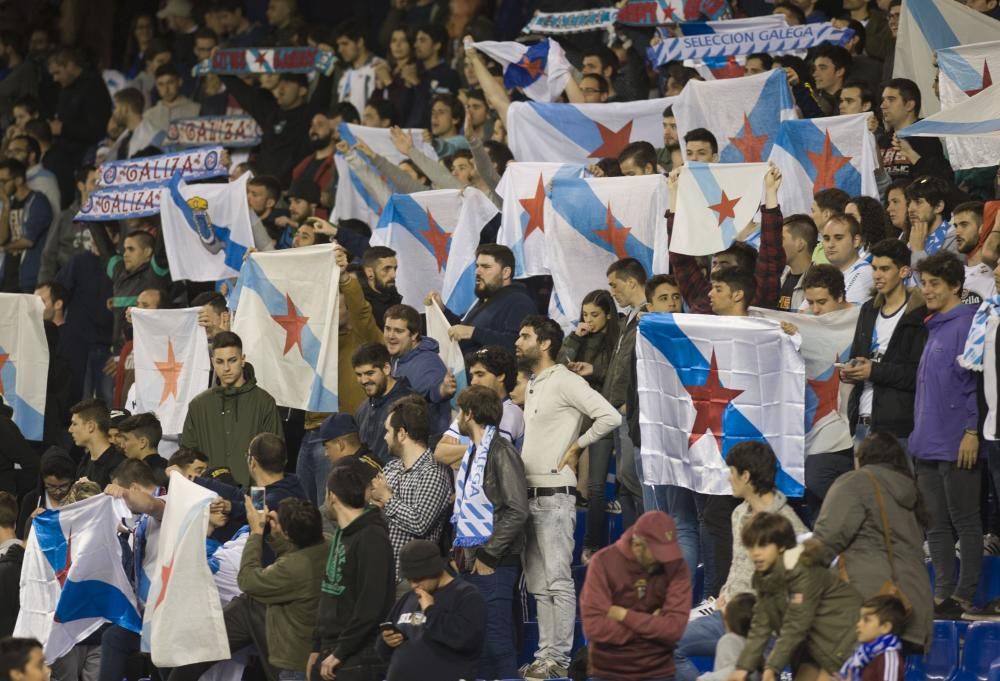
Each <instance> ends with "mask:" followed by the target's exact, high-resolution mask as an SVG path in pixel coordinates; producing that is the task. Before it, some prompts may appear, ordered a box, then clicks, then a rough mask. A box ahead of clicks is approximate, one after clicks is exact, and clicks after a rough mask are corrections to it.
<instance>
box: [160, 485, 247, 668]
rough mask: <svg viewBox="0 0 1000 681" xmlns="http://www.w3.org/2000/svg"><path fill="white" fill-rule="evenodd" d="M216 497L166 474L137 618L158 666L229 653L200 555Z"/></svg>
mask: <svg viewBox="0 0 1000 681" xmlns="http://www.w3.org/2000/svg"><path fill="white" fill-rule="evenodd" d="M216 498H217V496H216V494H215V493H214V492H212V491H210V490H207V489H205V488H204V487H201V486H200V485H197V484H195V483H193V482H191V481H190V480H188V479H187V478H185V477H184V476H183V475H181V474H180V473H178V472H176V471H174V472H172V473H171V474H170V492H169V494H168V495H167V505H166V508H165V510H164V512H163V521H162V523H161V524H160V531H159V537H158V540H159V547H158V548H159V551H158V553H157V557H156V569H155V570H154V571H153V583H152V585H151V586H150V589H149V599H148V600H147V602H146V612H145V616H144V617H143V623H142V629H143V638H144V639H145V640H147V641H148V642H149V652H151V653H152V658H153V664H155V665H156V666H157V667H180V666H182V665H187V664H195V663H197V662H211V661H213V660H228V659H229V657H230V651H229V640H228V639H227V638H226V623H225V620H224V618H223V615H222V603H221V601H220V600H219V590H218V588H217V587H216V585H215V580H214V579H213V578H212V571H211V569H209V566H208V560H206V557H205V533H206V531H207V530H208V515H209V506H210V505H211V503H212V502H213V501H214V500H215V499H216Z"/></svg>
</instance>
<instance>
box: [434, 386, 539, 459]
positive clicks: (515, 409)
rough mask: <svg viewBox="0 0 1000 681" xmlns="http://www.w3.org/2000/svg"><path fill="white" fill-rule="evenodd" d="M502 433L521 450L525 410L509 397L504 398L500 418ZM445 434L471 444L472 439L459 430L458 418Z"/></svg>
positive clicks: (466, 444)
mask: <svg viewBox="0 0 1000 681" xmlns="http://www.w3.org/2000/svg"><path fill="white" fill-rule="evenodd" d="M499 430H500V434H501V435H502V436H504V437H505V438H507V440H508V441H509V442H510V443H511V444H513V445H514V446H515V447H517V451H521V444H522V443H523V442H524V412H523V411H521V408H520V407H519V406H517V405H516V404H514V403H513V402H512V401H511V399H510V398H509V397H505V398H504V400H503V416H502V417H501V418H500V428H499ZM444 434H445V435H448V436H450V437H453V438H455V439H456V440H458V441H459V443H460V444H463V445H465V446H466V447H468V446H469V443H470V442H471V440H470V439H469V438H467V437H465V436H464V435H462V434H461V433H459V432H458V419H455V420H454V421H452V422H451V425H450V426H448V430H446V431H445V433H444Z"/></svg>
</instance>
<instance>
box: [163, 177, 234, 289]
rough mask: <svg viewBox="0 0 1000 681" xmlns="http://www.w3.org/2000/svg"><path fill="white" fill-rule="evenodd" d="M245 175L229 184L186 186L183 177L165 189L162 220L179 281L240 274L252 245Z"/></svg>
mask: <svg viewBox="0 0 1000 681" xmlns="http://www.w3.org/2000/svg"><path fill="white" fill-rule="evenodd" d="M249 179H250V176H249V175H248V174H247V173H244V174H243V176H242V177H240V179H238V180H236V181H235V182H230V183H228V184H188V183H186V182H185V181H184V180H182V179H181V177H180V175H175V176H174V178H173V179H172V180H171V181H170V183H169V184H167V186H166V187H164V188H163V189H162V190H161V195H160V221H161V223H162V225H163V241H164V245H165V246H166V249H167V259H168V260H169V261H170V276H171V277H173V278H174V279H176V280H181V279H188V280H190V281H218V280H220V279H229V278H232V277H236V276H238V275H239V273H240V268H241V267H242V266H243V259H244V258H245V257H246V253H247V250H248V249H249V248H251V247H252V246H253V233H252V232H251V229H250V209H249V206H248V204H247V182H248V181H249Z"/></svg>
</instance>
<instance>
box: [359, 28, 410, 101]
mask: <svg viewBox="0 0 1000 681" xmlns="http://www.w3.org/2000/svg"><path fill="white" fill-rule="evenodd" d="M419 83H420V77H419V76H418V75H417V62H416V60H415V59H414V56H413V36H412V35H411V33H410V32H409V31H408V30H407V29H405V28H403V27H399V28H395V29H393V31H392V33H390V35H389V54H388V58H387V59H386V61H385V62H382V63H380V64H377V65H376V66H375V90H374V91H373V92H372V96H371V97H370V98H369V101H378V100H383V101H386V102H389V104H391V105H392V109H393V111H395V112H396V113H397V115H400V116H401V115H403V113H404V112H407V111H409V110H410V107H411V105H412V103H413V88H415V87H416V86H417V85H418V84H419Z"/></svg>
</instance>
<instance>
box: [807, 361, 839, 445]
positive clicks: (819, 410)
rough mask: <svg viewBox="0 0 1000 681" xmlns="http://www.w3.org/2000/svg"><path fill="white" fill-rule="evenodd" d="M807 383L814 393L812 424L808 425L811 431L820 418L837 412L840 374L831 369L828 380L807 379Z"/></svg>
mask: <svg viewBox="0 0 1000 681" xmlns="http://www.w3.org/2000/svg"><path fill="white" fill-rule="evenodd" d="M834 361H835V362H839V361H840V359H839V358H837V359H834ZM807 382H808V383H809V387H810V388H812V389H813V392H815V393H816V411H815V412H814V413H813V417H812V423H810V424H809V428H810V429H812V428H813V427H814V426H815V425H816V424H817V423H818V422H819V420H820V419H821V418H823V417H824V416H826V415H827V414H832V413H833V412H835V411H837V398H838V397H839V395H840V372H839V371H837V370H836V369H833V370H831V371H830V377H829V378H826V379H820V378H810V379H807Z"/></svg>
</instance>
